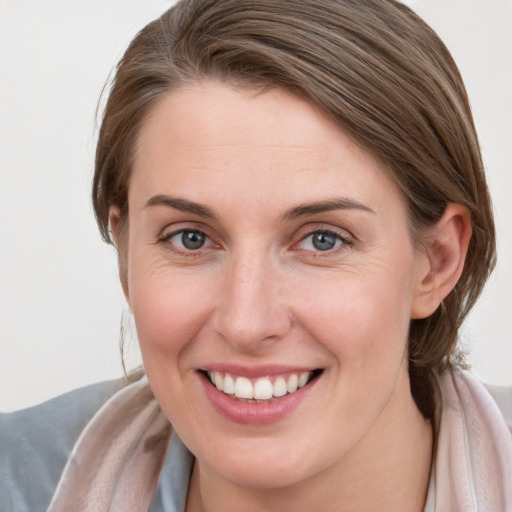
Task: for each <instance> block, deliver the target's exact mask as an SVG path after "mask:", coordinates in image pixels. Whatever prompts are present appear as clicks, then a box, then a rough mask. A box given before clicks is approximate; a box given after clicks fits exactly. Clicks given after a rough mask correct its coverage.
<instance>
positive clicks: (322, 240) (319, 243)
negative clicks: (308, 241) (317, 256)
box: [312, 233, 336, 251]
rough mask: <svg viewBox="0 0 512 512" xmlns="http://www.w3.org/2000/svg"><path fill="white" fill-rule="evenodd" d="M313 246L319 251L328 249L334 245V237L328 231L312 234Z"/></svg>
mask: <svg viewBox="0 0 512 512" xmlns="http://www.w3.org/2000/svg"><path fill="white" fill-rule="evenodd" d="M312 243H313V247H314V248H315V249H318V250H319V251H328V250H329V249H332V248H333V247H334V246H335V245H336V237H335V236H334V235H330V234H329V233H315V234H314V235H313V240H312Z"/></svg>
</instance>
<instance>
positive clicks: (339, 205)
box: [282, 197, 375, 220]
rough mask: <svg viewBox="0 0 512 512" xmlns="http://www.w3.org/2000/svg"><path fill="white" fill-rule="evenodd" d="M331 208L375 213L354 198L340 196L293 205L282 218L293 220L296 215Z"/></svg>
mask: <svg viewBox="0 0 512 512" xmlns="http://www.w3.org/2000/svg"><path fill="white" fill-rule="evenodd" d="M332 210H361V211H363V212H368V213H373V214H374V215H375V212H374V211H373V210H372V209H371V208H370V207H369V206H366V205H364V204H362V203H360V202H358V201H355V200H354V199H348V198H343V197H340V198H333V199H327V200H325V201H318V202H313V203H305V204H301V205H298V206H295V207H294V208H291V209H290V210H288V211H286V212H285V213H284V214H283V215H282V219H283V220H293V219H297V218H298V217H304V216H306V215H314V214H315V213H323V212H329V211H332Z"/></svg>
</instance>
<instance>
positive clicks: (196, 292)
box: [130, 268, 214, 363]
mask: <svg viewBox="0 0 512 512" xmlns="http://www.w3.org/2000/svg"><path fill="white" fill-rule="evenodd" d="M141 270H142V269H141ZM131 279H132V281H131V283H130V284H131V285H132V286H131V289H132V292H131V303H132V311H133V315H134V318H135V324H136V326H137V334H138V337H139V343H140V347H141V351H142V354H143V357H144V361H145V363H146V361H147V360H148V358H149V357H151V356H152V355H155V356H158V354H166V355H167V356H169V355H172V354H174V355H176V354H178V353H179V352H181V351H183V350H184V349H185V348H186V346H187V343H189V342H190V340H193V339H194V337H195V336H196V335H197V333H198V331H199V330H200V329H201V327H202V325H203V324H204V318H205V317H206V316H207V315H208V311H209V309H210V304H209V298H211V297H214V295H213V294H212V292H209V291H208V286H207V280H206V281H205V280H204V279H200V278H198V277H197V276H196V277H193V276H192V275H190V276H188V275H176V273H173V272H171V271H169V269H166V268H162V269H152V270H150V271H148V272H143V271H139V272H137V271H135V272H133V273H132V275H131ZM161 362H162V363H163V362H164V360H163V359H162V360H161Z"/></svg>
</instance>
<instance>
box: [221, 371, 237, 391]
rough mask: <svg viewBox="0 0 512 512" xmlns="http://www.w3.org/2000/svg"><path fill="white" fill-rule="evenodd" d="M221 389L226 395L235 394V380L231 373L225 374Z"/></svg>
mask: <svg viewBox="0 0 512 512" xmlns="http://www.w3.org/2000/svg"><path fill="white" fill-rule="evenodd" d="M222 391H224V393H226V394H227V395H234V394H235V381H234V380H233V377H231V375H227V374H226V377H225V378H224V389H223V390H222Z"/></svg>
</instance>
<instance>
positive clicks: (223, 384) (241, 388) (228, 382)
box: [207, 371, 319, 403]
mask: <svg viewBox="0 0 512 512" xmlns="http://www.w3.org/2000/svg"><path fill="white" fill-rule="evenodd" d="M318 373H319V371H310V372H300V373H290V374H288V375H274V376H272V377H259V378H256V379H249V378H247V377H241V376H235V375H231V374H229V373H221V372H216V371H214V372H207V375H208V377H209V378H210V381H211V383H212V384H213V385H214V386H215V387H216V388H217V389H218V390H219V391H222V392H223V393H224V394H226V395H230V396H232V397H235V398H238V399H242V400H250V401H251V402H252V403H259V402H260V401H269V400H272V399H273V398H280V397H283V396H285V395H287V394H292V393H295V392H296V391H297V390H298V389H300V388H303V387H304V386H305V385H306V384H308V383H309V382H310V381H311V379H312V378H313V377H315V376H316V375H318Z"/></svg>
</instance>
